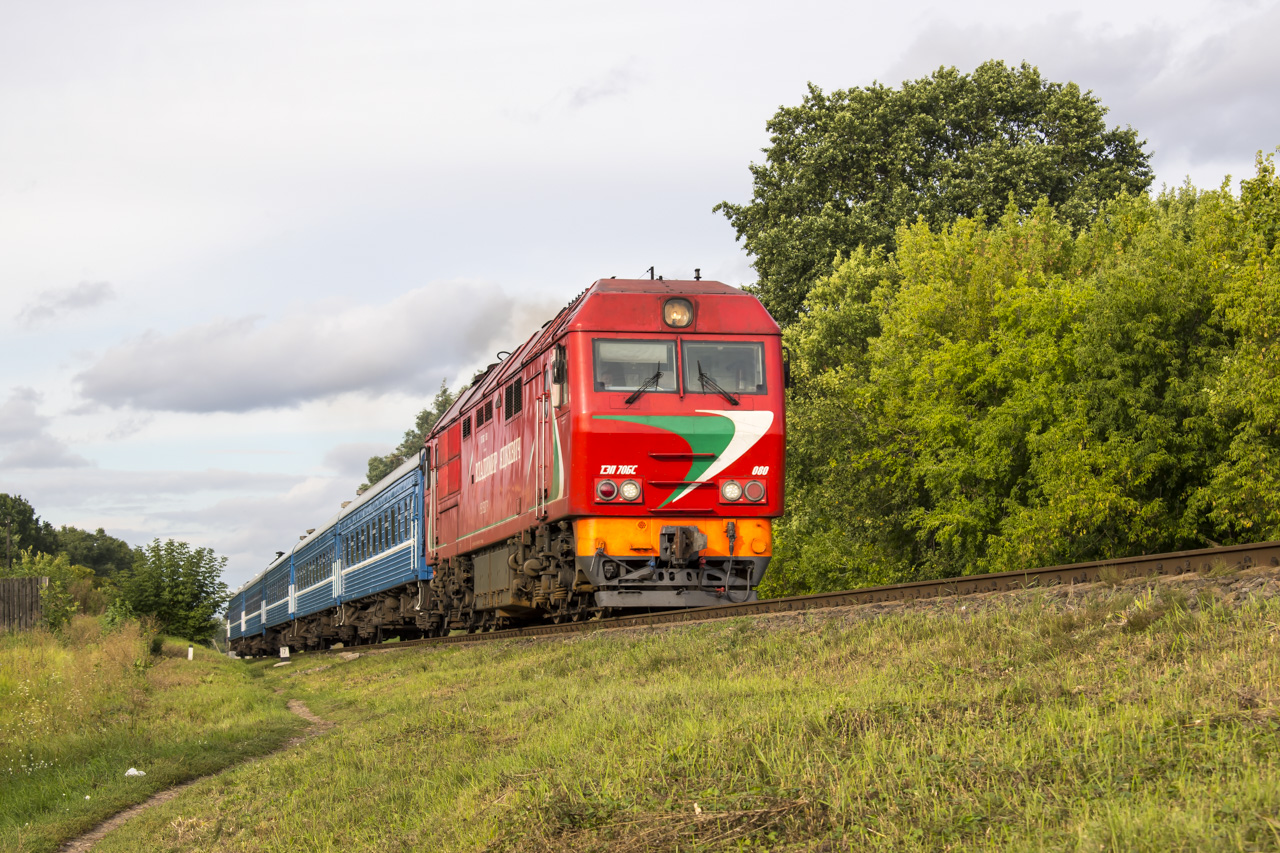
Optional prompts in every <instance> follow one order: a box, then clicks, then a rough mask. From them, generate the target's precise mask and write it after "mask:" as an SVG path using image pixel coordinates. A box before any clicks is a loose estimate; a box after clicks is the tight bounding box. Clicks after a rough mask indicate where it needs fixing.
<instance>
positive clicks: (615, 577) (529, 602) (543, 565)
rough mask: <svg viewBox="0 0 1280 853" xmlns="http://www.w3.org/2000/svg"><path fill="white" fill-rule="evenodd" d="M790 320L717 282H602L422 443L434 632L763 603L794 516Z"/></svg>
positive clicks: (484, 379)
mask: <svg viewBox="0 0 1280 853" xmlns="http://www.w3.org/2000/svg"><path fill="white" fill-rule="evenodd" d="M783 385H784V367H783V354H782V346H781V337H780V333H779V330H778V326H777V324H776V323H775V322H774V321H773V319H772V318H771V317H770V316H769V314H768V313H767V312H766V311H765V309H764V308H763V306H761V304H760V302H759V301H758V300H756V298H755V297H753V296H751V295H750V294H747V293H743V292H742V291H740V290H738V289H736V288H733V287H729V286H727V285H724V284H720V283H718V282H712V281H663V280H656V281H654V280H617V279H606V280H601V281H597V282H596V283H595V284H593V285H592V286H591V287H590V288H589V289H587V290H586V291H585V292H584V293H583V294H582V295H581V296H579V297H578V298H577V299H575V300H574V301H573V302H572V303H570V304H569V306H568V307H566V308H565V309H564V310H562V311H561V312H560V313H559V315H557V316H556V317H555V318H554V319H553V320H551V321H550V322H549V323H547V324H546V325H545V326H544V327H543V328H542V330H541V331H540V332H538V333H537V334H535V335H534V336H533V337H532V338H531V339H529V340H528V341H526V342H525V344H524V345H523V346H521V347H520V348H519V349H518V350H516V351H515V352H514V353H512V354H511V355H510V356H509V357H507V358H505V359H504V360H502V361H501V362H499V363H497V364H493V365H490V367H489V368H488V369H487V370H486V371H485V372H484V373H482V374H481V375H479V376H478V377H477V378H476V379H475V380H474V381H473V382H472V385H471V387H470V388H469V389H467V390H466V391H465V392H464V393H463V394H462V395H461V396H460V397H459V398H458V399H457V401H455V403H454V404H453V406H452V407H451V408H450V409H449V411H448V412H446V413H445V415H444V416H443V417H442V418H441V419H440V422H439V423H438V424H437V425H436V427H435V428H434V429H433V431H432V433H431V434H430V435H429V436H428V438H427V440H426V452H425V464H426V468H425V471H426V475H427V476H426V478H425V481H424V498H423V517H424V519H425V525H424V541H423V548H424V550H425V563H426V564H427V565H431V566H433V567H434V571H433V576H432V578H431V580H430V581H429V583H426V584H423V588H422V589H421V594H420V595H419V596H418V597H417V602H416V603H415V605H414V611H415V620H414V621H415V622H416V625H417V626H418V628H419V629H421V631H422V632H423V633H425V634H427V635H438V634H443V633H448V632H449V631H451V630H455V629H463V630H468V631H474V630H493V629H496V628H500V627H502V626H504V625H508V624H512V623H518V622H526V621H534V620H538V619H540V618H543V617H550V618H551V619H553V620H555V621H562V620H566V619H572V620H577V619H585V618H590V617H592V616H594V615H597V614H602V613H610V612H616V611H618V610H623V609H629V608H675V607H698V606H704V605H710V604H719V603H725V602H731V601H732V602H740V601H747V600H751V599H754V598H755V595H756V593H755V591H754V589H755V587H756V585H757V584H758V583H759V582H760V579H761V577H762V575H763V574H764V570H765V566H766V565H767V564H768V562H769V557H770V555H771V553H772V531H771V523H770V519H772V518H776V517H777V516H779V515H780V514H781V513H782V497H783V495H782V488H783V455H784V410H783Z"/></svg>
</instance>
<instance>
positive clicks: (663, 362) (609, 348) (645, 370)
mask: <svg viewBox="0 0 1280 853" xmlns="http://www.w3.org/2000/svg"><path fill="white" fill-rule="evenodd" d="M593 345H594V347H595V362H596V364H595V384H596V390H597V391H635V390H636V389H638V388H639V387H640V386H641V385H646V384H647V386H648V389H649V390H651V391H674V390H676V370H675V363H676V345H675V341H611V340H604V339H601V338H597V339H596V340H595V341H593ZM658 373H661V374H662V376H660V377H658V378H657V379H654V376H656V375H657V374H658Z"/></svg>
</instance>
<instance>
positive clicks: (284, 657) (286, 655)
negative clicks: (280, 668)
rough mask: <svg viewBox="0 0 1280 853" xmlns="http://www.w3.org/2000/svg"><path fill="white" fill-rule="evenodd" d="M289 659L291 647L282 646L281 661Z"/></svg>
mask: <svg viewBox="0 0 1280 853" xmlns="http://www.w3.org/2000/svg"><path fill="white" fill-rule="evenodd" d="M288 659H289V647H288V646H281V647H280V660H288Z"/></svg>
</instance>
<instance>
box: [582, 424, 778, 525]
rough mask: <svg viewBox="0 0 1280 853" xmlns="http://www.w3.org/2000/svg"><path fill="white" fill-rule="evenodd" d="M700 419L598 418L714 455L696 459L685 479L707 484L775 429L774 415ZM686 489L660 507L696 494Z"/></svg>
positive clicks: (691, 487)
mask: <svg viewBox="0 0 1280 853" xmlns="http://www.w3.org/2000/svg"><path fill="white" fill-rule="evenodd" d="M698 412H699V413H700V414H699V415H596V416H595V417H596V419H598V420H604V421H625V422H627V423H633V424H644V425H646V426H652V427H657V428H658V429H664V430H666V431H667V432H673V433H675V434H676V435H678V436H680V437H681V438H683V439H684V440H685V441H686V442H688V444H689V449H690V450H692V451H693V452H694V453H708V454H711V456H710V457H708V458H702V459H693V460H691V462H690V464H689V470H688V471H687V472H686V473H685V475H684V479H685V480H686V481H690V482H694V483H705V482H707V481H708V480H710V479H711V478H712V477H714V476H715V475H717V474H719V473H720V472H721V471H723V470H725V469H726V468H728V467H729V466H730V465H732V464H733V463H734V462H737V461H738V460H739V459H741V458H742V456H743V454H745V453H746V452H747V451H748V450H750V449H751V448H752V447H754V446H755V445H756V442H758V441H759V440H760V439H761V437H762V436H764V434H765V433H767V432H768V431H769V427H770V426H772V425H773V412H733V411H724V410H720V409H698ZM694 488H695V487H694V486H692V485H690V486H685V487H684V489H683V490H682V491H679V492H673V493H672V494H671V497H669V498H667V499H666V500H665V501H663V502H662V504H661V506H666V505H667V504H671V503H675V502H676V501H678V500H680V499H681V498H683V497H684V496H685V495H687V494H689V493H690V492H691V491H693V490H694Z"/></svg>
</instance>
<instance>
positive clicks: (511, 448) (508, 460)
mask: <svg viewBox="0 0 1280 853" xmlns="http://www.w3.org/2000/svg"><path fill="white" fill-rule="evenodd" d="M519 461H520V439H518V438H517V439H516V440H515V441H513V442H511V443H510V444H504V445H502V447H501V448H500V449H499V450H498V467H499V468H506V467H507V466H509V465H514V464H516V463H517V462H519Z"/></svg>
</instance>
